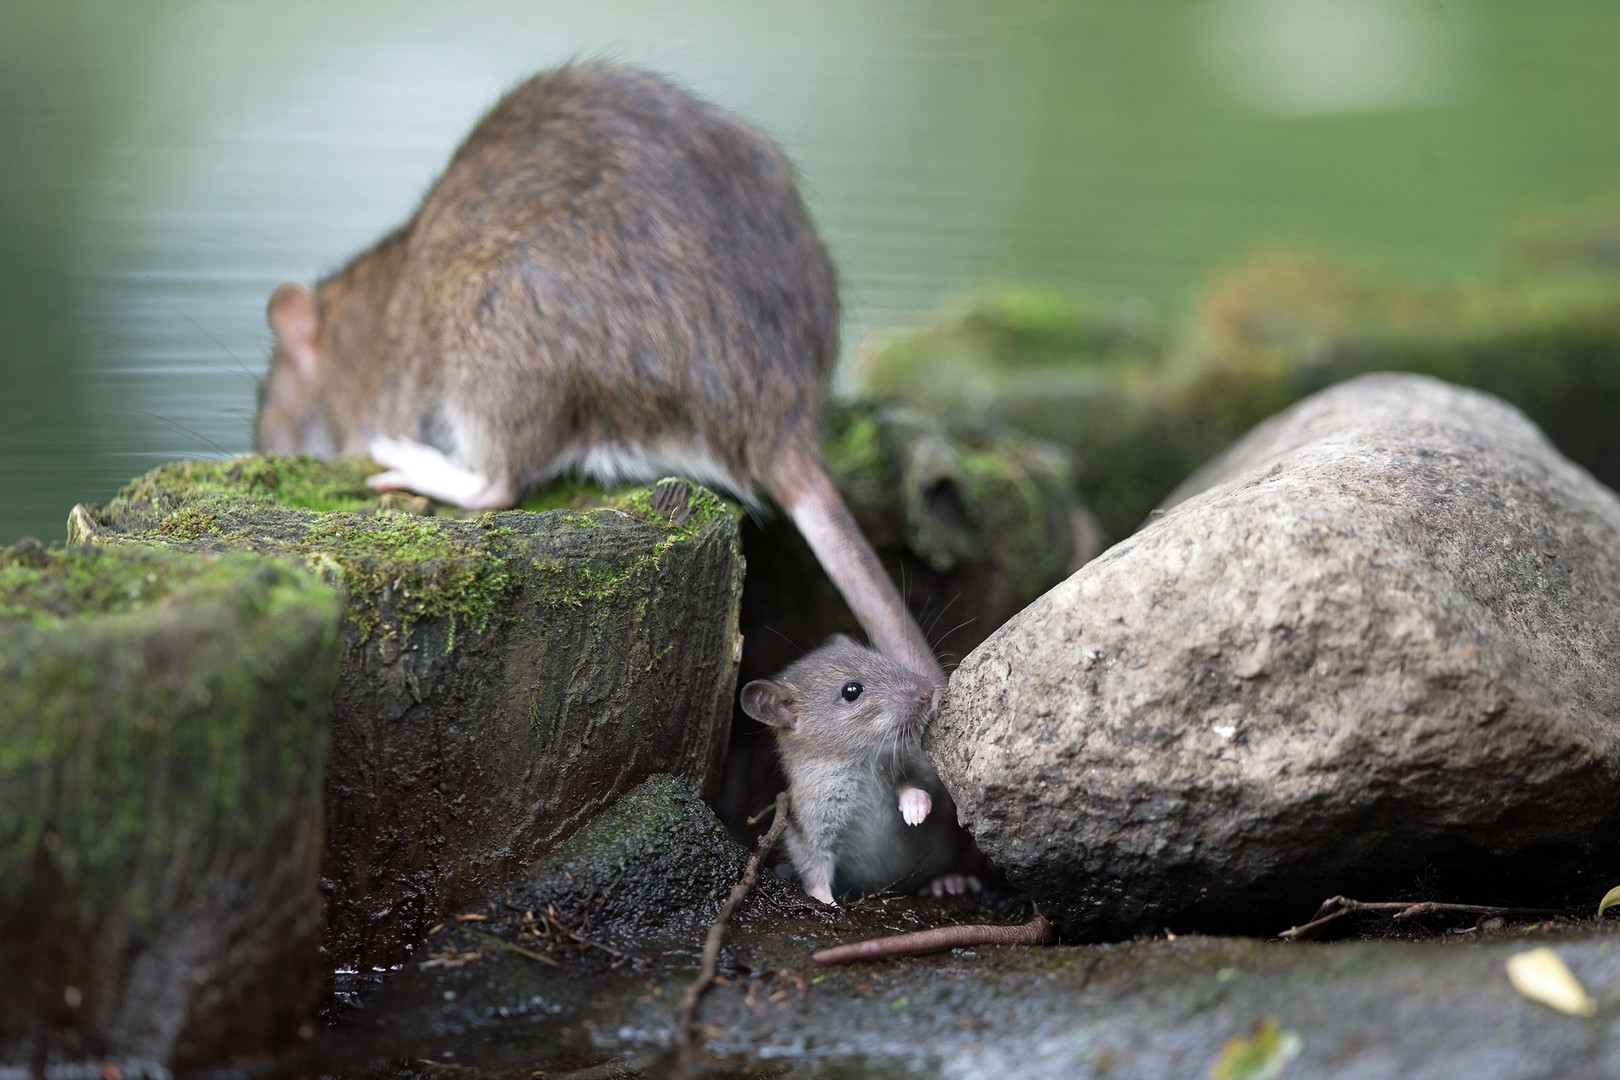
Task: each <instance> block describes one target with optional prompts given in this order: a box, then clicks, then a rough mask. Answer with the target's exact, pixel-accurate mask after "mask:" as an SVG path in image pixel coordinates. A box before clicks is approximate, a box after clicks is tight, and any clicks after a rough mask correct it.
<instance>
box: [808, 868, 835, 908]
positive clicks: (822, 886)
mask: <svg viewBox="0 0 1620 1080" xmlns="http://www.w3.org/2000/svg"><path fill="white" fill-rule="evenodd" d="M803 885H804V891H805V892H807V893H809V894H810V895H811V896H812V897H813V898H814V899H817V900H820V901H821V902H822V903H823V904H831V903H832V902H833V895H832V881H831V880H829V879H828V877H827V875H825V874H818V873H811V874H807V875H805V877H804V879H803Z"/></svg>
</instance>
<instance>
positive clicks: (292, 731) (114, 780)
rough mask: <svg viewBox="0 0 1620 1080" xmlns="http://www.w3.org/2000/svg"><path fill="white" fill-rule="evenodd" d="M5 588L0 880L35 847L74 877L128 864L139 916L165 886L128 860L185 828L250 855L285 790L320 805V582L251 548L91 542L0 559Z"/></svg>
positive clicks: (325, 663) (86, 898)
mask: <svg viewBox="0 0 1620 1080" xmlns="http://www.w3.org/2000/svg"><path fill="white" fill-rule="evenodd" d="M0 595H3V596H4V597H5V600H4V602H3V609H4V610H3V611H0V681H3V682H4V684H5V686H6V693H5V694H4V695H3V698H4V700H3V701H0V793H3V795H0V878H4V877H6V876H7V874H10V873H14V872H17V871H18V870H19V868H21V867H24V866H26V865H28V864H29V860H32V859H33V858H34V853H35V852H36V851H38V850H40V848H41V846H42V845H43V847H44V849H45V850H46V851H48V852H49V853H50V856H51V858H52V860H53V862H54V863H55V864H56V866H57V872H58V873H59V874H60V875H62V877H63V878H64V879H65V880H67V881H70V882H71V881H78V880H80V879H82V878H84V877H85V876H87V875H88V876H92V877H93V876H95V875H97V874H104V875H110V877H109V878H108V881H107V882H104V885H105V887H106V888H112V887H113V886H112V884H111V882H112V881H113V880H115V879H116V880H122V879H123V876H124V875H126V874H130V873H133V874H134V881H133V885H132V886H131V888H132V889H133V891H132V892H131V894H130V895H129V896H128V897H127V898H126V900H127V904H128V907H129V910H130V911H131V912H132V914H133V915H134V916H135V917H136V918H137V919H138V920H140V919H145V918H147V917H149V916H150V915H151V913H152V911H153V908H154V905H156V904H158V903H159V892H158V890H160V889H161V888H162V887H163V882H162V881H161V880H160V879H159V878H160V877H161V875H160V874H156V873H155V872H154V874H153V875H152V876H143V875H144V874H145V871H142V870H139V869H137V870H136V871H130V870H128V868H127V864H128V863H129V861H130V860H132V859H135V860H140V859H141V858H142V855H141V853H143V852H145V853H151V854H152V855H153V856H154V857H156V856H159V855H161V853H164V852H167V851H169V850H170V849H171V848H174V847H175V846H176V845H179V844H182V842H183V840H184V837H185V836H186V835H188V832H187V831H188V830H196V829H198V828H204V829H206V830H208V831H209V835H210V837H211V842H213V843H217V844H218V845H220V846H219V847H218V850H220V851H229V850H239V849H241V850H245V849H253V848H255V847H256V846H257V845H259V844H260V843H261V839H262V835H263V834H262V831H261V830H262V828H263V823H265V822H273V821H276V820H281V819H282V818H283V816H284V814H285V812H286V803H285V802H284V800H286V799H287V798H289V797H294V798H302V797H307V798H308V799H309V800H310V806H309V811H308V812H309V813H310V814H311V815H316V814H318V805H319V801H318V800H319V789H320V788H319V786H320V763H321V761H322V759H323V753H322V751H321V749H320V748H321V746H322V745H323V744H322V739H321V737H320V720H321V718H322V717H323V716H324V715H325V710H326V704H327V699H328V698H329V696H330V694H331V691H332V685H333V682H334V680H335V678H336V664H337V651H338V650H337V626H338V598H337V595H336V593H335V592H334V591H333V590H332V589H330V588H328V587H327V586H324V585H322V584H321V583H320V582H319V581H317V580H316V579H314V578H313V577H311V576H310V575H308V574H305V573H303V572H301V571H299V570H298V569H297V568H295V567H291V566H288V565H286V564H284V563H277V562H274V561H271V560H265V559H261V558H258V557H255V556H252V555H248V554H231V555H202V556H185V557H177V556H176V555H173V554H169V553H165V552H162V551H157V550H151V549H144V550H143V549H139V548H131V549H98V548H94V547H86V548H73V549H68V550H65V551H55V552H50V553H48V554H47V555H46V556H45V557H44V558H43V559H41V558H38V557H29V558H26V559H25V558H19V557H18V555H17V552H16V549H12V551H10V552H7V553H5V554H0ZM282 781H285V782H286V784H290V785H291V787H288V786H285V785H284V784H283V783H282ZM295 791H297V792H302V793H303V794H302V795H300V796H294V795H293V792H295ZM313 820H314V817H313V816H312V817H311V821H313ZM47 833H49V834H50V835H49V836H47ZM226 837H230V838H232V839H230V840H227V839H226ZM183 854H184V853H183V852H182V853H181V856H182V857H183ZM140 865H144V863H142V864H140ZM161 865H162V863H161V861H159V862H157V863H154V864H153V866H154V867H159V868H160V867H161ZM97 888H99V887H97ZM71 895H72V897H73V899H74V900H75V901H78V902H85V903H94V904H104V903H106V902H107V901H108V900H109V897H108V896H106V895H103V894H102V893H100V892H97V891H96V889H94V888H92V889H90V890H89V891H88V892H87V893H85V894H83V895H81V894H79V893H77V892H73V893H72V894H71Z"/></svg>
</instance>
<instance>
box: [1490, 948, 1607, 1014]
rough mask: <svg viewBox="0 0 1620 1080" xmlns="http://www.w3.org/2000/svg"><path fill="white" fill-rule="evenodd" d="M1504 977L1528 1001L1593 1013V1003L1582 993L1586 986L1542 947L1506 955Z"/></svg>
mask: <svg viewBox="0 0 1620 1080" xmlns="http://www.w3.org/2000/svg"><path fill="white" fill-rule="evenodd" d="M1507 977H1508V982H1510V983H1512V984H1513V989H1515V990H1517V991H1518V992H1519V993H1521V994H1523V995H1524V996H1525V997H1527V998H1529V999H1530V1000H1531V1001H1539V1002H1541V1003H1542V1004H1543V1005H1547V1006H1550V1007H1551V1008H1554V1009H1557V1010H1558V1011H1559V1012H1561V1013H1568V1014H1569V1015H1571V1016H1592V1015H1594V1014H1596V1013H1597V1008H1598V1006H1597V1002H1595V1001H1593V1000H1592V997H1591V995H1590V994H1588V993H1587V992H1586V987H1584V986H1582V985H1581V983H1580V980H1579V979H1577V978H1575V976H1574V974H1573V973H1571V972H1570V970H1569V968H1568V967H1566V966H1565V965H1564V961H1563V960H1561V959H1560V958H1559V956H1558V954H1557V953H1555V952H1553V951H1552V950H1551V949H1549V948H1547V947H1546V946H1542V947H1541V948H1539V949H1530V950H1528V951H1526V952H1521V953H1514V954H1513V955H1512V956H1510V957H1508V958H1507Z"/></svg>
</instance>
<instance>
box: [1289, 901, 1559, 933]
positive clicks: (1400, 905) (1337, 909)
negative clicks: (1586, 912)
mask: <svg viewBox="0 0 1620 1080" xmlns="http://www.w3.org/2000/svg"><path fill="white" fill-rule="evenodd" d="M1352 911H1381V912H1386V913H1389V914H1391V915H1393V916H1394V917H1395V918H1397V919H1410V918H1412V917H1413V916H1416V915H1431V914H1437V913H1438V914H1456V915H1559V914H1562V912H1559V911H1555V910H1553V909H1551V908H1526V907H1496V906H1493V905H1490V904H1441V903H1437V902H1435V901H1433V900H1378V901H1372V902H1369V901H1365V900H1352V899H1350V898H1349V897H1348V896H1330V897H1328V898H1327V899H1326V900H1324V901H1322V906H1321V907H1319V908H1317V909H1316V914H1315V915H1314V916H1312V918H1311V921H1310V922H1308V923H1305V924H1304V925H1302V926H1291V927H1289V928H1288V929H1287V930H1284V931H1283V932H1282V933H1280V934H1278V935H1277V936H1278V937H1279V938H1281V939H1282V940H1284V941H1309V940H1311V939H1312V938H1314V937H1316V936H1317V935H1318V934H1320V933H1321V932H1322V931H1323V930H1324V929H1325V928H1326V927H1327V924H1328V923H1330V922H1333V921H1334V920H1335V919H1340V918H1343V917H1344V916H1346V915H1348V914H1350V913H1351V912H1352Z"/></svg>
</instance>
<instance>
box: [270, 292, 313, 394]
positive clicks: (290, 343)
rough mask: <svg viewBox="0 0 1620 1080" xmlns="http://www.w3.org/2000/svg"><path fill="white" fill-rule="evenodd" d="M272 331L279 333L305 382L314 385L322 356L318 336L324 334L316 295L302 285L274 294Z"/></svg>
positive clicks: (287, 352) (272, 299)
mask: <svg viewBox="0 0 1620 1080" xmlns="http://www.w3.org/2000/svg"><path fill="white" fill-rule="evenodd" d="M269 316H270V328H271V329H272V330H274V331H275V332H276V341H277V342H279V343H280V344H281V349H282V351H283V352H285V353H286V354H287V355H288V356H289V357H291V358H292V360H293V363H295V364H297V365H298V371H299V373H300V374H301V375H303V376H304V378H305V379H307V380H310V381H314V379H315V368H316V366H317V365H318V364H319V362H320V354H319V353H318V352H316V350H315V335H316V333H317V332H318V331H319V330H320V325H321V324H320V315H319V314H318V313H317V311H316V310H315V295H314V294H313V293H311V292H310V291H309V290H308V289H306V288H304V287H303V286H302V285H294V284H292V283H291V282H288V283H287V284H285V285H282V286H279V287H277V289H276V291H275V292H273V293H271V294H270V309H269Z"/></svg>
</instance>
